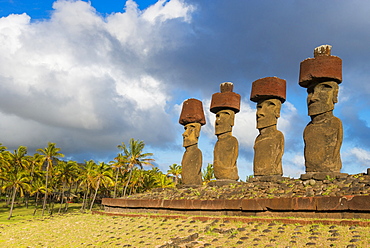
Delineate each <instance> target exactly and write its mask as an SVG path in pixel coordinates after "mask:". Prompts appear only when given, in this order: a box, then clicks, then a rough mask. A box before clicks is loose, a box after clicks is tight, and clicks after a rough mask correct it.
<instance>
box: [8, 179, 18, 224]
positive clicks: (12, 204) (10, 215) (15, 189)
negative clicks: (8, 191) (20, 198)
mask: <svg viewBox="0 0 370 248" xmlns="http://www.w3.org/2000/svg"><path fill="white" fill-rule="evenodd" d="M16 193H17V188H16V187H15V186H13V195H12V203H11V205H10V212H9V217H8V220H10V218H11V217H12V214H13V206H14V200H15V194H16Z"/></svg>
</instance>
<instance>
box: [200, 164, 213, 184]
mask: <svg viewBox="0 0 370 248" xmlns="http://www.w3.org/2000/svg"><path fill="white" fill-rule="evenodd" d="M202 174H203V183H205V184H206V183H208V182H209V181H211V180H212V179H214V178H215V175H214V173H213V164H210V163H208V165H207V168H206V169H204V170H203V173H202Z"/></svg>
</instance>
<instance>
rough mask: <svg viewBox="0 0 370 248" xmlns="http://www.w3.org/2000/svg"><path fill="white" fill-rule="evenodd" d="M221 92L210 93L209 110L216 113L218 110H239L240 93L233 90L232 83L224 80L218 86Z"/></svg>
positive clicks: (236, 111)
mask: <svg viewBox="0 0 370 248" xmlns="http://www.w3.org/2000/svg"><path fill="white" fill-rule="evenodd" d="M220 90H221V93H215V94H213V95H212V101H211V108H210V110H211V112H212V113H214V114H217V112H219V111H220V110H223V109H231V110H233V111H234V112H235V113H238V112H239V111H240V95H239V94H237V93H235V92H233V84H232V83H229V82H226V83H222V84H221V86H220Z"/></svg>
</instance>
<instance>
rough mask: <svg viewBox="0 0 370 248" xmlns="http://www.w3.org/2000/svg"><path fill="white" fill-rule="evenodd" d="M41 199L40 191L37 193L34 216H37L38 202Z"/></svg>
mask: <svg viewBox="0 0 370 248" xmlns="http://www.w3.org/2000/svg"><path fill="white" fill-rule="evenodd" d="M38 200H39V192H37V193H36V200H35V211H33V216H35V214H36V211H37V202H38Z"/></svg>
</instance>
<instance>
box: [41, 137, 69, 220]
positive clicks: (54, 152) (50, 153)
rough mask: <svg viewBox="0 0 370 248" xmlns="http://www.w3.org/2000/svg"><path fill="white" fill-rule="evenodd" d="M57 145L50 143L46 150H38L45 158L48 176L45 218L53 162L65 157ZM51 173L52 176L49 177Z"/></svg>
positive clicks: (43, 206)
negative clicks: (55, 159)
mask: <svg viewBox="0 0 370 248" xmlns="http://www.w3.org/2000/svg"><path fill="white" fill-rule="evenodd" d="M55 145H56V144H55V143H51V142H49V143H48V147H45V148H44V149H37V150H36V151H37V152H39V153H40V154H41V155H42V156H43V159H42V161H43V164H44V165H45V164H46V176H45V196H44V203H43V204H42V216H44V211H45V206H46V199H47V197H48V182H49V176H50V177H51V170H52V168H53V160H54V158H60V157H64V154H62V153H59V151H60V150H61V149H60V148H57V147H55ZM49 173H50V175H49Z"/></svg>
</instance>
